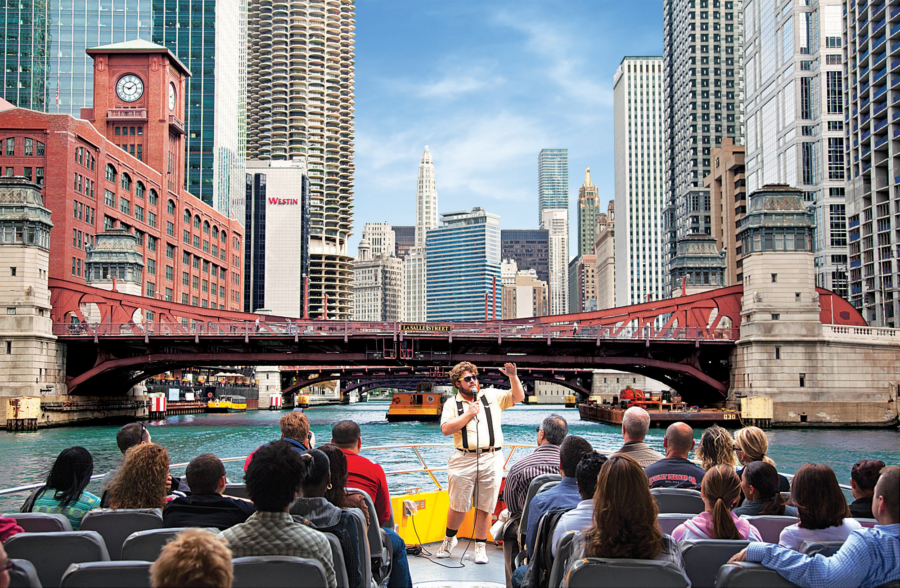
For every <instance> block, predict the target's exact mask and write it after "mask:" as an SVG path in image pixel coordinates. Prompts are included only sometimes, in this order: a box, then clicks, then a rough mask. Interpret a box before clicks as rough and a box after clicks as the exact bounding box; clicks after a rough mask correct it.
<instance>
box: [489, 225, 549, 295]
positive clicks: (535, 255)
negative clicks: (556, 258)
mask: <svg viewBox="0 0 900 588" xmlns="http://www.w3.org/2000/svg"><path fill="white" fill-rule="evenodd" d="M500 254H501V257H502V258H503V259H512V260H514V261H515V262H516V266H517V267H518V269H519V271H524V270H529V269H533V270H534V271H535V272H537V279H538V280H541V281H543V282H547V283H549V281H550V261H549V238H548V233H547V231H546V230H545V229H506V230H503V231H500Z"/></svg>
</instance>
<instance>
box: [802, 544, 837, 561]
mask: <svg viewBox="0 0 900 588" xmlns="http://www.w3.org/2000/svg"><path fill="white" fill-rule="evenodd" d="M843 545H844V542H843V541H804V542H803V543H801V544H800V553H805V554H806V555H824V556H825V557H831V556H832V555H834V554H835V553H837V552H838V551H840V549H841V547H843Z"/></svg>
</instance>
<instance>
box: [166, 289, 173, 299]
mask: <svg viewBox="0 0 900 588" xmlns="http://www.w3.org/2000/svg"><path fill="white" fill-rule="evenodd" d="M166 302H172V289H171V288H166Z"/></svg>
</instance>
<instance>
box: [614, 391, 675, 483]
mask: <svg viewBox="0 0 900 588" xmlns="http://www.w3.org/2000/svg"><path fill="white" fill-rule="evenodd" d="M649 430H650V414H649V413H648V412H647V411H646V410H644V409H643V408H641V407H639V406H632V407H631V408H629V409H628V410H626V411H625V415H624V416H623V417H622V437H624V438H625V444H624V445H622V448H621V449H619V450H618V451H617V452H616V453H614V454H613V455H627V456H629V457H632V458H634V460H635V461H636V462H638V464H640V466H641V467H642V468H645V467H647V466H649V465H653V464H654V463H656V462H658V461H659V460H661V459H663V458H664V457H665V456H664V455H663V454H662V453H660V452H658V451H656V450H655V449H652V448H651V447H650V446H649V445H647V444H646V443H644V438H645V437H646V436H647V431H649Z"/></svg>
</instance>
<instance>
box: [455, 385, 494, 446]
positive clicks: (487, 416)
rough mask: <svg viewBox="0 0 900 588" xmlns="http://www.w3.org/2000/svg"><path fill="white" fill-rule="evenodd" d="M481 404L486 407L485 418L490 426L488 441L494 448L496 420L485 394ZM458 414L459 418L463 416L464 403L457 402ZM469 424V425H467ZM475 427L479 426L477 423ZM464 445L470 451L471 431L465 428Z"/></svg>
mask: <svg viewBox="0 0 900 588" xmlns="http://www.w3.org/2000/svg"><path fill="white" fill-rule="evenodd" d="M481 404H482V405H483V406H484V418H485V419H487V426H488V441H489V443H490V446H491V447H494V419H493V417H492V416H491V405H490V403H489V402H488V399H487V396H485V395H484V394H482V395H481ZM456 412H457V414H458V416H462V415H463V412H465V411H464V410H463V403H462V401H459V400H457V401H456ZM467 424H468V423H467ZM475 426H478V424H477V423H476V425H475ZM462 433H463V435H462V444H463V449H469V431H468V428H467V427H463V429H462Z"/></svg>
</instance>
